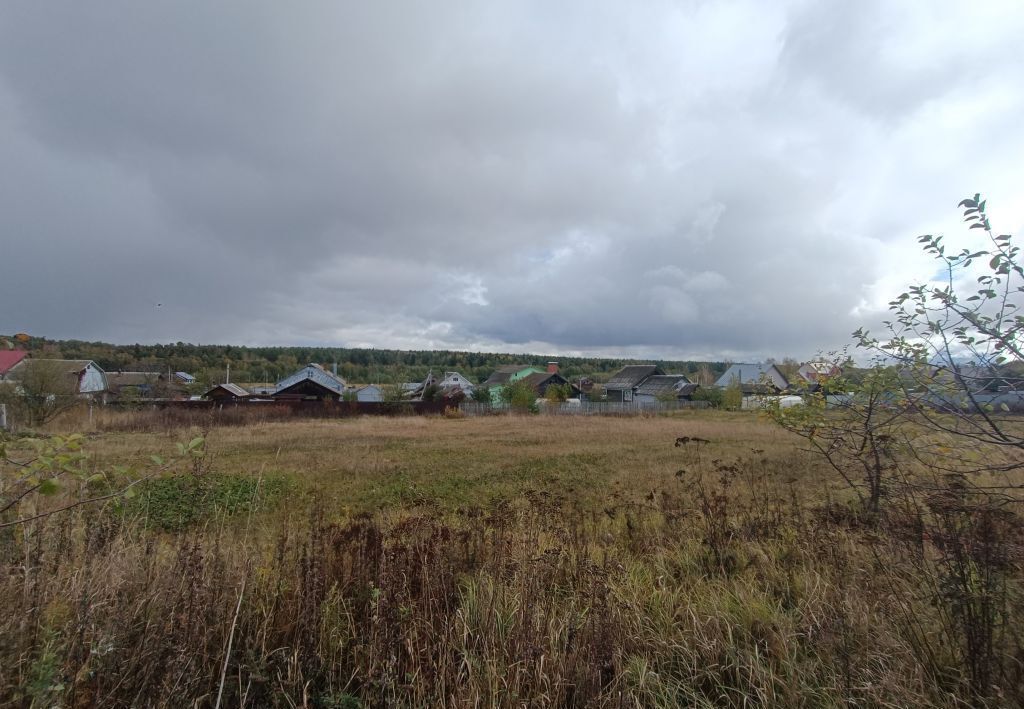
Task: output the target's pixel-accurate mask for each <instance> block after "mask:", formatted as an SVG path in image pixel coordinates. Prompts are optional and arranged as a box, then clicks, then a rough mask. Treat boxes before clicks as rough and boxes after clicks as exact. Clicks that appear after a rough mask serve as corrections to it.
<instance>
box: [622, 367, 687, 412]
mask: <svg viewBox="0 0 1024 709" xmlns="http://www.w3.org/2000/svg"><path fill="white" fill-rule="evenodd" d="M695 391H697V385H696V384H694V383H693V382H691V381H690V380H689V378H688V377H687V376H686V375H685V374H655V375H652V376H650V377H647V379H646V380H644V383H643V384H641V385H640V386H639V387H637V389H636V393H635V394H634V395H633V401H634V402H635V403H636V404H637V405H638V406H651V405H654V404H656V403H658V402H669V401H684V400H687V399H691V398H693V393H694V392H695Z"/></svg>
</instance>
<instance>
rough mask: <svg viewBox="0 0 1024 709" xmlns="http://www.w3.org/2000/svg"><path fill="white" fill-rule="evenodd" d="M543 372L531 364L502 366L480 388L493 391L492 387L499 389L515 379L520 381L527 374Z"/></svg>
mask: <svg viewBox="0 0 1024 709" xmlns="http://www.w3.org/2000/svg"><path fill="white" fill-rule="evenodd" d="M543 371H544V370H543V369H541V368H540V367H535V366H534V365H532V364H503V365H501V366H500V367H498V368H497V369H495V370H494V371H493V372H492V373H491V376H489V377H487V379H485V380H484V383H483V384H482V386H485V387H489V388H492V389H493V388H494V387H500V386H501V385H502V384H508V383H509V382H514V381H515V380H516V379H521V378H523V377H525V376H526V375H528V374H533V373H534V372H543Z"/></svg>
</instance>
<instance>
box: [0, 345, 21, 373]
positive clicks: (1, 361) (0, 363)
mask: <svg viewBox="0 0 1024 709" xmlns="http://www.w3.org/2000/svg"><path fill="white" fill-rule="evenodd" d="M27 356H28V352H25V351H24V350H0V374H7V372H9V371H11V367H13V366H14V365H16V364H17V363H18V362H20V361H21V360H23V359H25V357H27Z"/></svg>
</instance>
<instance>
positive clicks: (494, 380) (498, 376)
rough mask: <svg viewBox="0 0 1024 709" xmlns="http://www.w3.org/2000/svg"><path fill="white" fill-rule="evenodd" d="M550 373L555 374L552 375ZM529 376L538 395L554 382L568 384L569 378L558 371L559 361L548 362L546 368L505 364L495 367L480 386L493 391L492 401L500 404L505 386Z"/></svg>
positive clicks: (531, 384)
mask: <svg viewBox="0 0 1024 709" xmlns="http://www.w3.org/2000/svg"><path fill="white" fill-rule="evenodd" d="M538 375H548V376H538ZM550 375H555V376H554V377H551V376H550ZM527 377H532V379H530V382H529V384H530V386H531V387H533V388H534V389H535V390H536V391H537V392H538V397H539V396H543V394H542V393H539V392H541V391H543V392H547V388H548V387H549V386H551V385H552V384H568V380H566V378H565V377H563V376H562V375H561V374H559V373H558V362H548V366H547V368H546V369H542V368H540V367H537V366H534V365H532V364H503V365H501V366H500V367H498V368H497V369H495V370H494V371H493V372H492V373H491V376H489V377H488V378H487V379H486V380H485V381H484V383H483V384H481V385H480V386H483V387H487V389H488V390H489V391H490V393H491V403H492V404H494V405H499V404H501V403H502V398H501V392H502V390H503V389H504V388H505V386H506V385H507V384H511V383H512V382H516V381H519V380H520V379H526V378H527ZM576 391H578V389H577V390H576Z"/></svg>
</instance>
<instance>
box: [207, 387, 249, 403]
mask: <svg viewBox="0 0 1024 709" xmlns="http://www.w3.org/2000/svg"><path fill="white" fill-rule="evenodd" d="M251 396H252V394H250V393H249V392H248V391H247V390H245V389H243V388H242V387H240V386H238V385H237V384H232V383H230V382H225V383H223V384H218V385H216V386H215V387H213V388H212V389H210V390H209V391H207V392H206V393H205V394H203V398H204V399H209V400H210V401H220V402H226V401H242V400H245V399H248V398H249V397H251Z"/></svg>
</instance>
